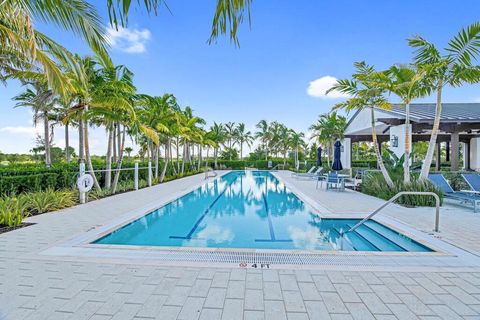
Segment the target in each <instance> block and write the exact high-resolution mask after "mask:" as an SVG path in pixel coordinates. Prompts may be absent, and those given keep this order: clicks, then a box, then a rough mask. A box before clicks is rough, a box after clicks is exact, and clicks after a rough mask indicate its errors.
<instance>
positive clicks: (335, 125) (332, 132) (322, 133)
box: [309, 111, 347, 166]
mask: <svg viewBox="0 0 480 320" xmlns="http://www.w3.org/2000/svg"><path fill="white" fill-rule="evenodd" d="M346 128H347V118H345V117H343V116H339V115H337V112H336V111H332V112H331V113H325V114H322V115H320V116H319V117H318V120H317V122H316V123H315V124H312V125H311V126H310V128H309V129H310V130H312V131H313V134H312V138H317V140H318V142H319V143H320V144H321V145H324V146H326V154H327V165H328V166H330V157H331V155H332V152H333V144H334V143H335V141H337V140H339V139H343V138H344V136H345V129H346Z"/></svg>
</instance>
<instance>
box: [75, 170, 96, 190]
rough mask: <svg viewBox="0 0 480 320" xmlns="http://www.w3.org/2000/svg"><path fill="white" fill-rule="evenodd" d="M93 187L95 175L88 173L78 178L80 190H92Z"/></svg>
mask: <svg viewBox="0 0 480 320" xmlns="http://www.w3.org/2000/svg"><path fill="white" fill-rule="evenodd" d="M92 187H93V177H92V176H91V175H90V174H88V173H86V174H84V175H81V176H80V177H78V179H77V188H78V190H79V191H80V192H88V191H90V190H92Z"/></svg>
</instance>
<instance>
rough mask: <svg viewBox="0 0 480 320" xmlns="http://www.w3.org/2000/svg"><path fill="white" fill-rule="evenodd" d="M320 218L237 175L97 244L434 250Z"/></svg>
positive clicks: (259, 176)
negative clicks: (352, 228)
mask: <svg viewBox="0 0 480 320" xmlns="http://www.w3.org/2000/svg"><path fill="white" fill-rule="evenodd" d="M357 222H358V220H353V219H351V220H347V219H321V218H320V217H319V216H318V215H316V214H315V213H313V212H312V211H311V210H310V209H309V208H308V207H307V206H306V205H305V204H304V203H303V202H302V201H301V200H300V199H299V198H298V197H297V196H296V195H295V194H293V193H292V192H291V191H290V190H289V189H288V188H287V187H286V186H285V185H284V184H283V183H282V182H281V181H279V180H278V179H276V178H275V177H274V176H273V175H272V174H271V173H269V172H266V171H246V172H245V171H233V172H230V173H228V174H226V175H224V176H222V177H221V178H219V179H216V180H213V181H210V182H208V183H205V184H204V185H202V186H201V187H199V188H198V189H196V190H194V191H192V192H190V193H188V194H187V195H185V196H183V197H181V198H179V199H177V200H175V201H173V202H171V203H169V204H167V205H166V206H164V207H162V208H160V209H158V210H155V211H153V212H151V213H149V214H147V215H145V216H143V217H141V218H140V219H138V220H135V221H134V222H132V223H130V224H128V225H126V226H124V227H122V228H120V229H117V230H116V231H114V232H112V233H110V234H108V235H106V236H104V237H103V238H100V239H99V240H97V241H95V243H97V244H120V245H139V246H182V247H213V248H252V249H302V250H303V249H306V250H345V251H431V250H429V249H428V248H426V247H425V246H423V245H421V244H419V243H417V242H415V241H413V240H411V239H410V238H407V237H405V236H403V235H401V234H399V233H397V232H395V231H393V230H391V229H389V228H387V227H385V226H383V225H381V224H378V223H376V222H374V221H368V222H367V223H365V225H363V226H361V227H360V228H358V229H357V230H355V231H354V232H349V233H346V234H345V235H344V236H343V237H342V236H341V235H340V234H341V233H342V231H346V230H348V229H349V228H350V227H351V226H353V225H355V223H357Z"/></svg>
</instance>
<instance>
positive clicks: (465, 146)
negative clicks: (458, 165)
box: [462, 142, 470, 170]
mask: <svg viewBox="0 0 480 320" xmlns="http://www.w3.org/2000/svg"><path fill="white" fill-rule="evenodd" d="M462 150H463V169H464V170H470V143H466V142H462Z"/></svg>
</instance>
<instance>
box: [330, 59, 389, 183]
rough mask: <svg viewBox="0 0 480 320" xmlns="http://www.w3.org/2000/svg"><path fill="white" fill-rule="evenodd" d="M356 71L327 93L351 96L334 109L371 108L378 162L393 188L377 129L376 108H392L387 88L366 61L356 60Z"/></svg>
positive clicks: (339, 81)
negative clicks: (386, 97)
mask: <svg viewBox="0 0 480 320" xmlns="http://www.w3.org/2000/svg"><path fill="white" fill-rule="evenodd" d="M354 65H355V68H356V72H355V73H354V74H353V75H352V80H348V79H346V80H338V81H337V82H336V84H334V85H333V86H332V87H331V88H330V89H329V90H328V91H327V93H329V92H331V91H333V90H337V91H339V92H342V93H346V94H348V95H350V96H351V98H349V99H348V100H347V101H345V102H342V103H338V104H337V105H335V107H334V109H340V108H342V109H346V110H347V112H349V111H351V110H363V109H365V108H368V109H370V121H371V127H372V142H373V145H374V147H375V153H376V155H377V162H378V166H379V167H380V170H381V172H382V174H383V177H384V179H385V182H386V183H387V185H388V187H389V188H393V186H394V184H393V181H392V178H391V177H390V174H389V173H388V171H387V168H386V167H385V164H384V163H383V159H382V155H381V154H380V149H379V147H378V143H377V141H378V139H377V131H376V129H375V122H376V119H375V108H380V109H390V108H391V105H390V103H389V102H388V101H387V100H386V99H385V97H384V96H383V94H384V92H385V89H384V88H382V87H380V86H378V83H377V81H375V80H376V78H377V77H378V72H377V71H375V69H374V67H373V66H370V65H368V64H367V63H365V62H364V61H362V62H356V63H355V64H354Z"/></svg>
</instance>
